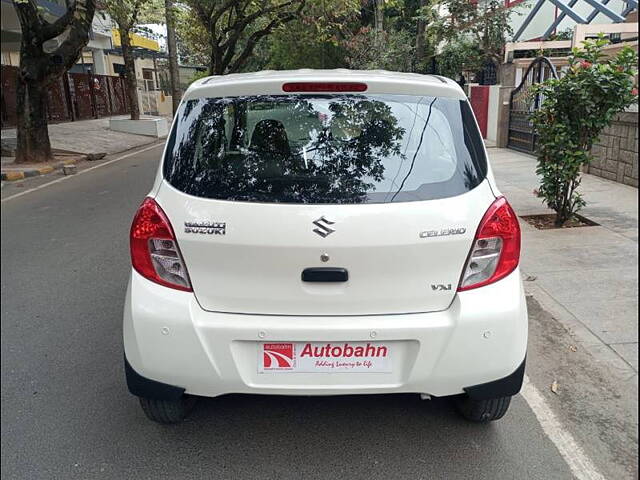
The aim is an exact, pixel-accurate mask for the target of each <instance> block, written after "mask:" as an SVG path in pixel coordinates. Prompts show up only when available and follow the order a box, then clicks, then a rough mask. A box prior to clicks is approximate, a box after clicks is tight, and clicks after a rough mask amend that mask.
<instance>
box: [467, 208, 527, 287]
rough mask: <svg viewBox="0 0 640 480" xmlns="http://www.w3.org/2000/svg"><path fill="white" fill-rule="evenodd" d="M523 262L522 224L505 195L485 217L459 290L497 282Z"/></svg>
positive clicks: (474, 242)
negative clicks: (521, 244) (521, 256)
mask: <svg viewBox="0 0 640 480" xmlns="http://www.w3.org/2000/svg"><path fill="white" fill-rule="evenodd" d="M519 262H520V224H519V223H518V218H517V217H516V214H515V212H514V211H513V209H512V208H511V205H509V202H507V200H506V199H505V198H504V197H499V198H498V199H496V201H495V202H493V203H492V204H491V206H490V207H489V209H488V210H487V212H486V213H485V214H484V217H482V221H481V222H480V226H479V227H478V231H477V233H476V236H475V239H474V241H473V246H472V247H471V252H470V253H469V258H468V259H467V263H466V264H465V267H464V271H463V273H462V278H461V279H460V285H459V286H458V291H459V292H460V291H464V290H471V289H472V288H478V287H482V286H484V285H488V284H490V283H493V282H496V281H498V280H500V279H501V278H504V277H506V276H507V275H509V274H510V273H511V272H513V271H514V270H515V269H516V267H517V266H518V263H519Z"/></svg>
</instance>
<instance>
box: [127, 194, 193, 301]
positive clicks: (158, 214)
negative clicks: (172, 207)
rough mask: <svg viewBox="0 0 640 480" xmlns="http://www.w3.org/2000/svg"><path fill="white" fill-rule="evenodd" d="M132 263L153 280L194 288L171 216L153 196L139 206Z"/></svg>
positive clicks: (188, 289) (178, 288) (169, 284)
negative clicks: (169, 217) (169, 216)
mask: <svg viewBox="0 0 640 480" xmlns="http://www.w3.org/2000/svg"><path fill="white" fill-rule="evenodd" d="M129 240H130V247H131V264H132V265H133V268H135V270H136V271H137V272H138V273H139V274H140V275H142V276H143V277H145V278H146V279H148V280H151V281H152V282H155V283H158V284H160V285H164V286H165V287H170V288H175V289H177V290H185V291H187V292H191V291H192V290H191V282H190V281H189V274H188V273H187V267H186V265H185V263H184V260H183V259H182V255H181V254H180V249H179V248H178V242H177V240H176V236H175V234H174V233H173V228H171V223H170V222H169V219H168V218H167V216H166V215H165V213H164V212H163V211H162V208H160V205H158V204H157V203H156V202H155V201H154V200H153V199H152V198H148V197H147V198H145V199H144V201H143V202H142V205H140V208H138V211H137V212H136V215H135V217H134V218H133V223H132V224H131V233H130V238H129Z"/></svg>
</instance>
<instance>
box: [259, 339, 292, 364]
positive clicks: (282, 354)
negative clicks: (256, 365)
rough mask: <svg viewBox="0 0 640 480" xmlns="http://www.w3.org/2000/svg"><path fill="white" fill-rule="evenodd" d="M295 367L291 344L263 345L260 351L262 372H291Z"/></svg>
mask: <svg viewBox="0 0 640 480" xmlns="http://www.w3.org/2000/svg"><path fill="white" fill-rule="evenodd" d="M294 366H295V349H294V347H293V343H265V344H264V345H263V350H262V368H263V369H264V370H291V369H293V368H294Z"/></svg>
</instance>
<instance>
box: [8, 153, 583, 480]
mask: <svg viewBox="0 0 640 480" xmlns="http://www.w3.org/2000/svg"><path fill="white" fill-rule="evenodd" d="M160 152H161V149H160V148H152V149H150V150H148V151H146V152H143V153H140V154H137V155H133V156H131V157H129V158H126V159H123V160H120V161H117V162H115V163H112V164H110V165H105V166H104V167H102V168H99V169H96V170H93V171H90V172H86V173H84V174H80V175H77V176H75V177H73V178H70V179H68V180H65V181H61V182H59V183H56V184H54V185H50V186H47V187H45V188H42V189H40V190H37V191H33V192H29V193H26V194H24V195H23V196H21V197H19V198H14V199H11V200H9V201H6V202H5V203H3V204H2V304H1V309H2V357H1V360H2V369H1V371H2V375H1V378H2V477H3V479H14V478H16V479H49V478H52V479H75V478H78V479H91V478H110V479H111V478H112V479H128V478H136V479H137V478H140V479H145V478H153V479H159V478H168V479H183V478H185V479H187V478H215V479H226V478H229V479H231V478H233V479H240V478H267V479H270V478H279V479H287V478H292V479H293V478H296V479H299V478H305V479H306V478H322V479H327V478H331V479H339V478H350V479H351V478H366V479H369V478H372V479H373V478H381V479H395V478H402V479H405V478H407V479H408V478H424V479H427V478H428V479H444V478H473V479H515V478H531V479H566V478H572V473H571V470H570V469H569V467H568V465H567V463H566V462H565V460H564V459H563V457H562V456H561V455H560V453H559V450H558V448H556V444H554V442H553V441H552V439H551V438H550V437H549V436H548V435H547V433H545V432H544V431H543V429H542V428H541V425H540V423H538V420H537V418H536V415H535V414H534V411H532V409H531V408H530V407H529V404H528V403H527V402H525V400H524V399H523V398H522V397H521V396H518V397H516V398H515V399H514V401H513V403H512V407H511V410H510V411H509V413H508V415H507V416H506V417H505V418H504V419H503V420H502V421H500V422H496V423H493V424H490V425H473V424H468V423H466V422H465V421H463V420H461V419H460V418H459V417H458V416H457V415H456V414H455V412H454V411H453V409H452V407H451V406H450V404H449V402H447V401H446V400H443V399H437V400H434V401H431V402H426V401H421V400H419V398H418V396H417V395H400V396H394V395H390V396H355V397H326V398H314V397H310V398H309V397H263V396H227V397H221V398H218V399H207V400H203V401H201V402H200V404H199V405H198V407H197V409H196V410H195V412H194V413H193V414H192V415H191V417H189V419H188V420H186V421H185V422H184V423H182V424H179V425H175V426H159V425H156V424H154V423H151V422H149V421H148V420H147V419H146V418H145V417H144V415H143V413H142V411H141V409H140V407H139V405H138V402H137V401H136V399H135V398H134V397H132V396H131V395H129V393H128V392H127V390H126V386H125V383H124V374H123V365H122V363H123V362H122V352H123V350H122V339H121V337H122V331H121V329H122V327H121V311H122V305H123V298H124V292H125V287H126V281H127V275H128V271H129V268H130V267H129V259H128V238H127V237H128V229H129V225H130V221H131V218H132V216H133V213H134V212H135V210H136V208H137V206H138V204H139V203H140V201H141V200H142V199H143V198H144V196H145V194H146V193H147V191H148V190H149V188H150V187H151V184H152V181H153V177H154V173H155V169H156V167H157V163H158V157H159V154H160ZM53 178H55V177H51V178H49V179H48V180H42V179H41V180H38V181H37V182H34V183H26V182H25V184H24V186H22V187H17V186H10V187H8V188H10V189H11V190H7V188H5V189H4V191H3V197H7V196H10V195H12V194H14V193H16V192H20V191H25V190H26V189H28V188H30V187H32V186H34V185H38V184H42V183H43V182H46V181H50V180H51V179H53ZM540 361H541V362H542V361H543V360H540Z"/></svg>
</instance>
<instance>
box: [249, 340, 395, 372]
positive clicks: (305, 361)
mask: <svg viewBox="0 0 640 480" xmlns="http://www.w3.org/2000/svg"><path fill="white" fill-rule="evenodd" d="M273 372H278V373H280V372H282V373H329V372H354V373H391V346H390V345H387V344H384V343H378V342H324V343H320V342H318V343H309V342H281V343H261V344H259V348H258V373H273Z"/></svg>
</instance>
